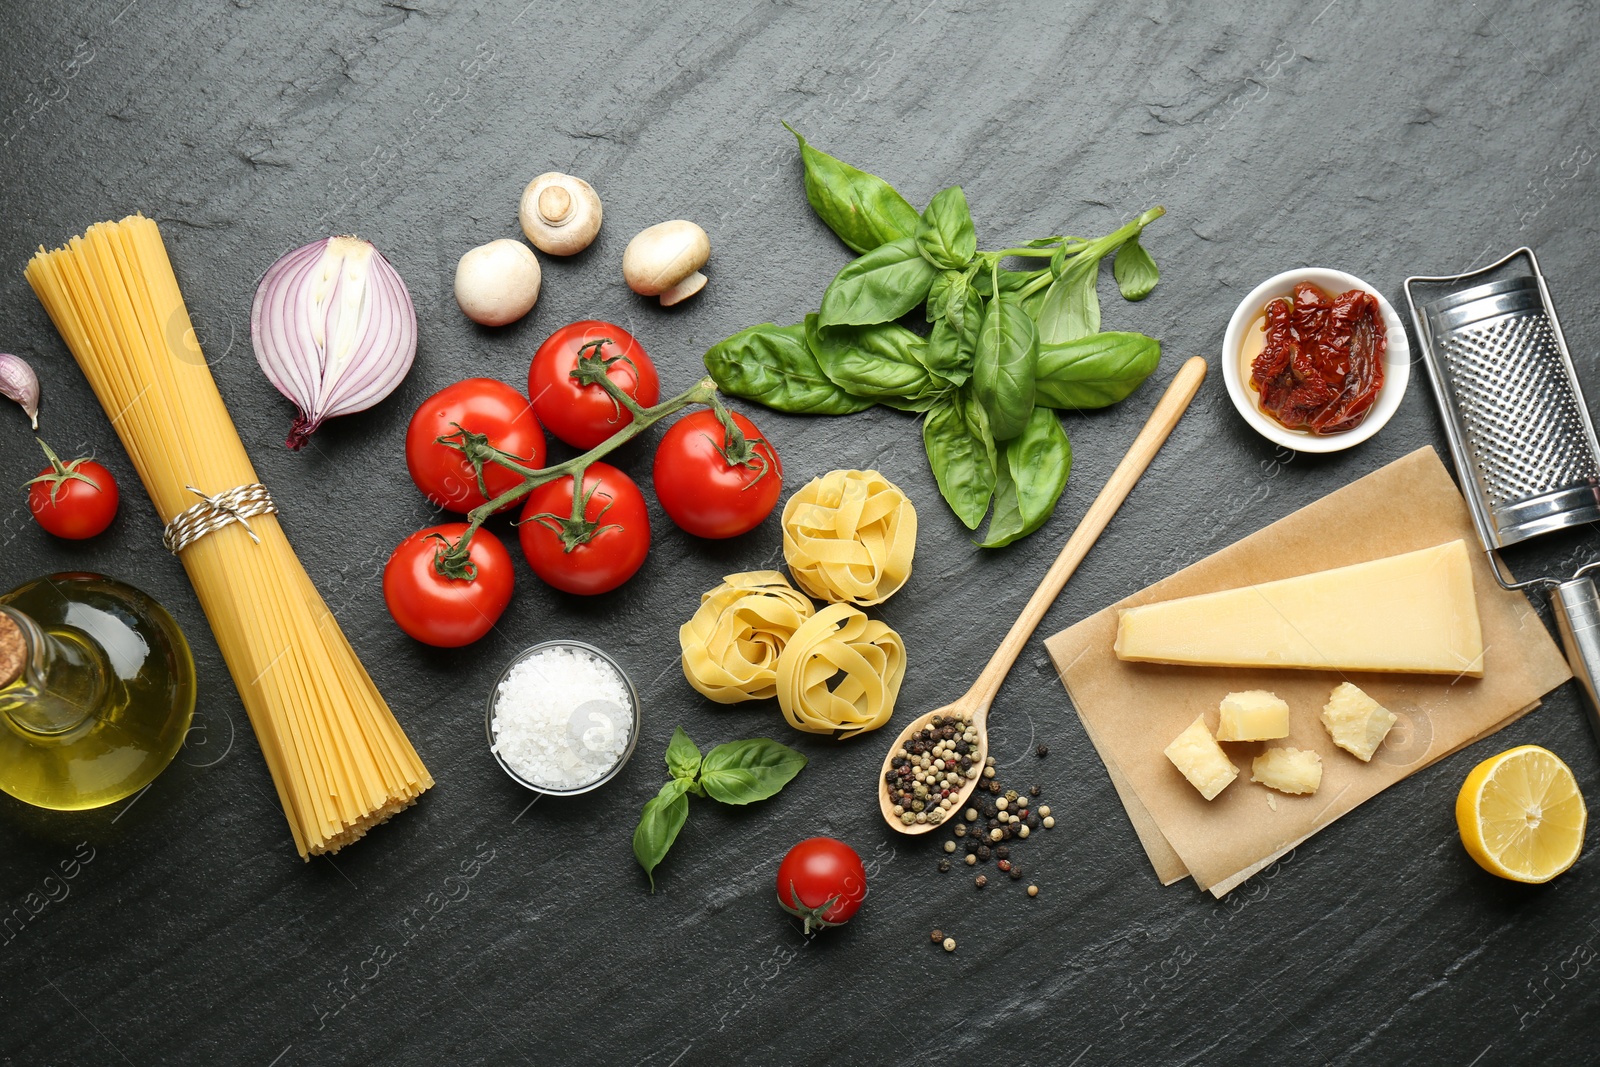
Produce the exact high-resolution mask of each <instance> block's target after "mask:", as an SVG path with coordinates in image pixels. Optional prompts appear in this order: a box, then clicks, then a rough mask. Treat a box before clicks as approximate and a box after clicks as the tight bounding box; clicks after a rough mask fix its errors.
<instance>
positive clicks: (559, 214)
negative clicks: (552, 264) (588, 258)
mask: <svg viewBox="0 0 1600 1067" xmlns="http://www.w3.org/2000/svg"><path fill="white" fill-rule="evenodd" d="M517 214H518V216H519V217H520V218H521V220H522V232H523V233H525V234H527V235H528V240H530V241H532V242H533V246H534V247H535V248H537V249H539V251H541V252H548V253H550V254H551V255H552V256H570V255H573V254H574V253H576V252H582V251H583V250H584V249H585V248H588V247H589V244H590V242H592V241H593V240H594V235H595V234H597V233H599V232H600V215H601V211H600V196H599V194H598V193H596V192H595V191H594V186H592V185H590V184H589V183H588V182H586V181H584V180H583V179H582V178H574V177H573V176H572V175H570V174H560V173H557V172H556V171H550V172H549V173H548V174H541V175H539V176H538V177H537V178H535V179H533V181H531V182H529V183H528V187H527V188H526V189H524V190H522V206H521V208H519V209H518V212H517Z"/></svg>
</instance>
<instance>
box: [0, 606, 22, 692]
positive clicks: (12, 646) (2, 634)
mask: <svg viewBox="0 0 1600 1067" xmlns="http://www.w3.org/2000/svg"><path fill="white" fill-rule="evenodd" d="M27 662H28V642H27V640H26V639H25V638H24V637H23V636H22V627H20V626H18V625H17V623H16V620H15V619H13V618H12V617H11V616H10V615H7V614H5V613H4V612H0V689H4V688H5V687H6V686H8V685H10V684H11V683H12V682H14V681H16V680H17V679H18V678H21V677H22V669H23V667H25V666H26V665H27Z"/></svg>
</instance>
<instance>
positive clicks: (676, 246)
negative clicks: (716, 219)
mask: <svg viewBox="0 0 1600 1067" xmlns="http://www.w3.org/2000/svg"><path fill="white" fill-rule="evenodd" d="M710 257H711V238H709V237H707V236H706V231H704V230H702V229H701V228H700V227H698V226H696V225H695V224H694V223H692V222H689V221H687V220H685V219H673V220H672V221H671V222H661V223H657V224H656V225H654V226H652V227H650V228H649V229H648V230H642V231H640V233H639V234H638V236H636V237H635V238H634V239H633V240H631V241H629V242H628V248H627V251H625V252H623V253H622V276H623V278H625V279H626V280H627V282H628V288H629V289H632V290H633V291H634V292H636V293H638V294H639V295H640V296H658V297H660V298H661V303H662V305H663V306H665V307H671V306H672V305H673V304H676V303H678V302H679V301H681V300H687V299H689V298H690V297H691V296H693V295H694V294H696V293H698V292H699V291H700V290H701V289H704V288H705V286H706V276H705V275H704V274H701V273H700V268H701V267H703V266H705V265H706V260H707V259H709V258H710Z"/></svg>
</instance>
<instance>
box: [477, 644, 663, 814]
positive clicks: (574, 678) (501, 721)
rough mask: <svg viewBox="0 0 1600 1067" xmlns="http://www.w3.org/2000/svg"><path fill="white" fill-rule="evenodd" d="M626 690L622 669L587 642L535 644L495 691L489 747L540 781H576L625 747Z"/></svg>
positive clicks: (548, 784)
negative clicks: (580, 645) (584, 645)
mask: <svg viewBox="0 0 1600 1067" xmlns="http://www.w3.org/2000/svg"><path fill="white" fill-rule="evenodd" d="M632 737H633V697H632V695H631V694H630V693H629V691H628V684H627V681H626V680H625V679H624V678H623V676H622V672H620V671H619V670H617V668H616V667H614V666H612V665H611V664H610V663H608V662H607V661H605V660H603V659H601V658H600V657H598V656H596V655H595V654H594V653H592V652H590V651H588V650H587V649H583V648H577V647H573V646H570V645H557V646H552V647H550V648H541V649H539V650H538V651H536V652H534V653H533V654H531V655H529V656H527V657H525V658H523V659H522V660H519V661H518V662H517V663H516V664H515V665H514V666H513V667H512V668H511V670H509V671H508V672H506V676H505V678H504V679H503V680H502V681H501V682H500V688H499V689H498V690H497V691H496V693H495V704H494V744H493V745H492V746H491V747H492V748H493V750H494V751H495V752H496V753H497V754H498V755H499V756H500V758H501V759H502V760H504V761H505V763H506V765H507V766H508V767H510V768H511V769H512V770H513V771H515V772H516V773H517V774H518V775H520V776H521V777H523V778H525V779H527V780H528V781H529V782H531V783H533V784H534V785H536V786H539V787H541V788H544V789H554V790H567V789H581V788H582V787H584V786H586V785H591V784H593V783H594V782H597V781H599V780H600V779H601V778H604V777H605V776H606V775H607V774H608V773H609V772H610V771H611V769H612V768H613V767H615V766H616V765H617V764H618V763H619V762H620V761H621V760H622V757H623V755H624V754H625V753H626V752H627V751H628V743H629V742H630V741H631V740H632Z"/></svg>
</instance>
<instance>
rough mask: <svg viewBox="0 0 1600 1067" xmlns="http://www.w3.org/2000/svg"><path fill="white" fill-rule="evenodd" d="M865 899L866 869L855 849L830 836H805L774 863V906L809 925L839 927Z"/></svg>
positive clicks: (808, 931)
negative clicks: (775, 883) (778, 862)
mask: <svg viewBox="0 0 1600 1067" xmlns="http://www.w3.org/2000/svg"><path fill="white" fill-rule="evenodd" d="M866 898H867V869H866V868H865V867H863V866H862V865H861V857H860V856H858V855H856V850H855V849H853V848H851V847H850V846H849V845H847V844H845V843H844V842H843V841H840V840H838V839H837V838H833V837H808V838H806V839H805V840H804V841H802V842H800V843H799V844H798V845H796V846H794V848H791V849H790V850H789V854H788V855H787V856H784V857H783V862H782V863H780V864H778V903H779V904H782V905H783V910H784V911H787V912H788V913H789V914H790V915H793V916H795V917H796V918H799V919H804V920H805V924H806V931H805V932H806V933H808V934H809V933H810V932H811V928H812V927H813V926H815V927H817V928H818V929H822V928H825V927H829V926H839V925H842V924H843V923H847V922H849V921H850V917H851V916H852V915H854V914H855V913H856V912H857V911H858V910H860V908H861V902H862V901H863V900H865V899H866Z"/></svg>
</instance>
